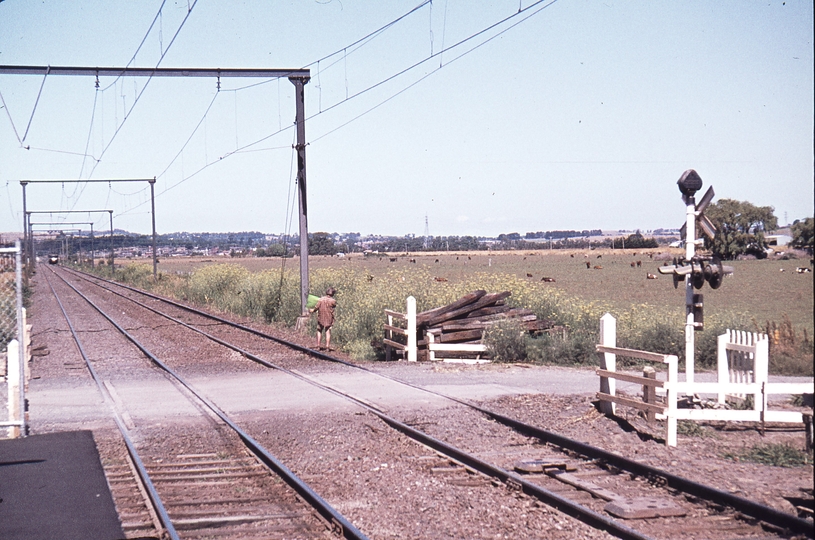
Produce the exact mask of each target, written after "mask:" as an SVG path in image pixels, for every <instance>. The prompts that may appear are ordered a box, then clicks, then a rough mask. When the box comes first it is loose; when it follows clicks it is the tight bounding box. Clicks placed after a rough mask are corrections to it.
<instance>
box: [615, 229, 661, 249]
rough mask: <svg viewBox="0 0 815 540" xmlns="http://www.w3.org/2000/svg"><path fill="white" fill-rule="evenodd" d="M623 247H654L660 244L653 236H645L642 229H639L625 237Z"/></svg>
mask: <svg viewBox="0 0 815 540" xmlns="http://www.w3.org/2000/svg"><path fill="white" fill-rule="evenodd" d="M623 247H627V248H629V249H652V248H658V247H659V244H658V243H657V241H656V240H654V239H653V238H645V237H644V236H643V235H642V233H641V232H640V231H637V232H635V233H634V234H632V235H629V236H628V237H627V238H626V239H625V242H624V243H623Z"/></svg>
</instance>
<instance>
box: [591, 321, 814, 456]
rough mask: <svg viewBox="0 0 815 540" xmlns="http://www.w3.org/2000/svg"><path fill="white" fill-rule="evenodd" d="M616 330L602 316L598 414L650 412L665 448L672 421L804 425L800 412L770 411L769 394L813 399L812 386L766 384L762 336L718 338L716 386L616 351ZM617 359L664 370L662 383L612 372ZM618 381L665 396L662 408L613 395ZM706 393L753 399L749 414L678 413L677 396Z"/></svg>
mask: <svg viewBox="0 0 815 540" xmlns="http://www.w3.org/2000/svg"><path fill="white" fill-rule="evenodd" d="M616 325H617V322H616V320H615V319H614V317H613V316H611V315H610V314H609V313H606V314H605V315H604V316H603V317H602V318H601V319H600V344H599V345H597V352H598V353H600V354H601V369H599V370H597V374H598V375H600V392H598V394H597V397H598V399H600V402H601V410H602V412H604V413H606V414H615V412H616V411H615V407H614V405H615V404H622V405H627V406H630V407H635V408H638V409H640V410H643V411H646V412H653V413H655V417H656V419H660V420H666V426H665V429H666V436H665V444H666V445H668V446H676V422H677V420H723V421H731V422H788V423H803V422H804V418H803V415H802V413H800V412H797V411H777V410H776V411H773V410H769V402H768V397H769V396H770V395H773V394H812V393H815V382H807V383H771V382H769V381H768V378H769V375H768V366H769V355H768V351H769V348H768V343H767V337H766V336H762V335H756V334H754V335H752V336H749V337H748V336H747V335H746V333H744V332H734V331H728V332H727V333H726V334H723V335H722V336H719V339H718V348H719V349H718V371H717V373H718V380H717V381H716V382H696V381H694V382H687V381H679V374H678V371H677V363H678V358H677V357H676V356H674V355H663V354H657V353H652V352H647V351H636V350H632V349H623V348H619V347H617V346H616ZM617 355H620V356H626V357H629V358H638V359H642V360H648V361H652V362H661V363H664V364H666V365H667V368H668V369H667V379H666V380H664V381H660V380H654V379H650V378H647V377H639V376H635V375H629V374H624V373H618V372H617V371H616V357H617ZM616 380H622V381H626V382H633V383H637V384H641V385H643V386H645V387H653V388H656V389H657V392H662V393H664V395H665V398H664V401H663V403H661V404H654V403H646V402H644V401H639V400H635V399H631V398H626V397H621V396H617V395H616V387H615V381H616ZM679 394H687V395H695V394H710V395H716V396H717V397H718V398H719V401H720V402H721V403H723V402H724V401H725V396H726V395H735V396H746V395H753V396H754V400H753V409H752V410H726V409H678V408H677V406H676V403H677V395H679Z"/></svg>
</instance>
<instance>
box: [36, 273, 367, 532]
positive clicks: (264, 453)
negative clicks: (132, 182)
mask: <svg viewBox="0 0 815 540" xmlns="http://www.w3.org/2000/svg"><path fill="white" fill-rule="evenodd" d="M49 270H51V271H52V272H54V274H55V275H57V276H58V277H59V278H60V279H61V280H62V281H63V282H64V283H65V284H66V285H68V286H69V287H70V288H71V289H73V291H74V292H75V293H76V294H77V295H79V296H80V297H81V298H83V299H84V300H85V301H86V302H88V304H90V305H91V307H93V308H94V309H95V310H96V311H97V312H99V314H100V315H102V316H103V317H104V318H105V319H107V320H108V322H110V324H112V325H113V326H114V327H115V328H116V329H117V330H118V331H119V332H120V333H121V334H122V335H123V336H125V337H126V338H127V339H128V340H129V341H130V342H131V343H133V345H135V346H136V348H138V349H139V350H140V351H141V352H142V353H143V354H144V355H145V356H147V357H148V358H149V359H150V360H151V361H152V362H153V363H154V364H156V365H157V366H158V367H159V368H161V369H162V370H164V371H165V372H166V373H168V374H169V375H170V376H172V377H173V378H174V379H175V380H176V381H177V382H178V383H179V384H181V385H182V386H183V387H184V388H186V389H187V391H189V392H190V393H191V394H192V395H194V396H195V397H196V398H198V399H199V400H200V401H201V403H203V404H204V405H206V407H207V408H209V409H210V410H211V411H212V412H213V413H214V414H215V415H216V416H218V418H220V419H221V420H222V421H223V422H224V423H225V424H226V425H228V426H229V427H230V428H231V429H232V430H233V431H234V432H235V433H236V434H237V435H238V437H239V438H240V439H241V440H242V441H243V443H244V444H245V445H246V447H247V448H248V449H249V450H250V451H251V452H252V453H253V454H254V455H255V456H256V457H257V458H258V459H260V460H261V462H263V463H264V464H265V465H266V466H267V467H269V468H270V469H271V470H272V471H274V472H275V473H276V474H277V475H278V476H279V477H281V478H282V479H283V480H284V481H285V482H286V483H287V484H289V486H291V488H292V489H294V490H295V491H296V492H297V493H298V494H299V495H300V496H301V497H302V498H303V499H304V500H306V501H307V502H308V504H309V505H311V506H312V507H313V508H314V509H315V510H317V512H319V513H320V515H321V516H322V517H323V518H324V519H325V520H326V521H328V522H329V523H331V524H332V525H333V526H334V527H337V528H339V529H340V533H341V535H342V536H343V537H344V538H347V539H349V540H368V537H367V536H365V535H364V534H363V533H362V531H360V530H359V529H357V527H356V526H355V525H354V524H353V523H351V522H350V521H348V519H346V518H345V516H343V515H342V514H340V513H339V512H338V511H337V510H335V509H334V508H333V507H332V506H331V505H330V504H328V502H327V501H326V500H325V499H323V498H322V497H320V495H318V494H317V492H315V491H314V490H313V489H312V488H311V486H309V485H308V484H306V483H305V482H303V481H302V480H301V479H300V478H299V477H298V476H297V475H296V474H294V472H292V471H291V469H289V468H288V467H286V465H284V464H283V462H281V461H280V460H278V459H277V458H276V457H274V456H273V455H272V454H271V453H270V452H269V451H268V450H266V449H265V448H264V447H263V446H261V445H260V443H258V442H257V441H256V440H255V439H253V438H252V437H251V436H250V435H249V434H248V433H246V432H245V431H243V430H242V429H241V428H240V427H239V426H238V425H237V424H235V423H234V422H233V421H232V420H231V419H230V418H229V417H228V416H227V415H226V413H224V412H223V411H222V410H221V409H220V408H219V407H218V406H216V405H215V404H214V403H213V402H212V401H210V400H209V399H208V398H207V397H205V396H204V395H203V394H201V393H200V392H198V391H197V390H196V389H195V388H194V387H193V386H191V385H190V384H189V383H187V382H186V381H185V380H184V379H183V378H181V376H180V375H178V374H177V373H176V372H175V371H173V370H172V369H171V368H170V367H169V366H167V364H165V363H164V362H162V361H161V360H160V359H159V358H157V357H156V356H155V355H154V354H153V353H151V352H150V351H149V350H148V349H147V347H145V346H144V345H142V344H141V343H140V342H139V341H138V340H137V339H136V338H135V337H134V336H133V335H131V334H130V333H129V332H127V330H125V329H124V328H122V326H121V325H119V324H118V323H117V322H116V321H114V320H113V319H112V318H111V317H110V316H109V315H108V314H107V313H105V312H104V311H103V310H102V309H101V308H100V307H99V306H97V305H96V304H94V303H93V302H92V301H91V300H90V299H89V298H88V297H87V296H85V295H84V294H82V293H81V292H80V291H79V290H78V289H77V288H76V287H74V286H73V285H72V284H71V283H69V282H68V281H67V280H66V279H65V278H63V277H62V276H59V274H57V273H56V271H54V270H53V269H50V268H49Z"/></svg>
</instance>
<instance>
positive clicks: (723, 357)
mask: <svg viewBox="0 0 815 540" xmlns="http://www.w3.org/2000/svg"><path fill="white" fill-rule="evenodd" d="M726 332H727V333H725V334H722V335H720V336H719V337H718V338H716V367H717V368H718V369H717V371H718V374H719V377H718V382H719V384H724V383H729V382H730V366H729V364H728V362H727V342H728V340H729V339H730V330H727V331H726ZM718 396H719V399H718V401H719V405H724V402H725V393H724V392H722V391H719V394H718Z"/></svg>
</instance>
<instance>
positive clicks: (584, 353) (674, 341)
mask: <svg viewBox="0 0 815 540" xmlns="http://www.w3.org/2000/svg"><path fill="white" fill-rule="evenodd" d="M677 255H681V252H679V251H678V250H677V251H676V252H670V251H666V250H663V251H654V252H652V253H643V252H635V251H631V250H629V251H622V250H614V251H612V250H604V251H600V250H591V251H574V252H564V251H534V252H532V251H531V252H473V253H448V252H444V253H432V254H428V253H423V254H412V255H407V254H398V255H383V256H381V257H380V256H373V257H364V256H363V255H351V256H348V257H343V258H338V257H312V258H310V260H309V276H310V283H311V291H310V292H311V293H312V294H317V295H319V294H322V292H323V291H324V290H325V289H326V288H327V287H329V286H331V287H335V288H336V289H337V290H338V292H337V300H338V302H339V304H338V307H337V323H336V324H335V327H334V332H332V335H333V338H334V339H333V340H332V343H333V342H335V341H336V344H337V345H338V346H339V347H341V348H342V349H343V350H344V351H346V352H348V354H350V355H351V356H352V357H353V358H358V359H374V358H377V357H379V356H380V355H381V350H380V349H379V345H377V344H378V343H379V344H381V341H382V337H383V324H384V321H385V318H384V309H395V310H399V311H402V310H404V305H405V298H406V297H407V296H409V295H412V296H414V297H415V298H416V300H417V307H418V309H419V310H420V311H422V310H426V309H431V308H434V307H438V306H442V305H445V304H447V303H450V302H452V301H454V300H456V299H458V298H460V297H461V296H462V295H464V294H466V293H468V292H471V291H473V290H477V289H484V290H487V291H490V292H500V291H505V290H508V291H510V292H511V293H512V296H511V297H510V298H509V299H508V301H507V302H508V303H510V304H512V305H515V306H518V307H524V308H527V309H530V310H532V311H533V312H534V313H535V314H536V315H537V317H538V318H539V319H547V320H550V321H552V323H553V324H555V325H558V326H562V327H564V328H565V329H567V332H566V333H564V334H563V335H561V336H560V337H558V336H555V335H546V334H543V335H537V336H530V335H524V334H523V333H519V332H518V330H517V329H515V328H513V327H512V324H509V323H508V326H507V328H502V329H498V328H495V329H494V332H493V330H490V331H489V332H488V334H490V333H491V332H492V333H493V334H494V335H486V336H485V338H484V340H485V343H487V345H488V347H491V351H492V352H493V354H494V355H495V357H496V358H497V357H498V356H499V352H498V351H499V349H501V350H505V351H512V352H511V354H508V355H506V356H507V358H509V356H512V357H513V360H514V361H529V362H539V363H557V364H565V365H574V364H580V365H592V364H594V363H596V360H597V355H596V353H595V345H596V343H597V340H598V328H599V320H600V317H601V316H602V315H603V313H605V312H610V313H611V314H612V315H614V316H615V317H616V318H617V343H618V345H619V346H622V347H628V348H632V349H641V350H647V351H653V352H660V353H664V354H676V355H677V356H679V358H680V362H681V359H682V358H684V347H685V339H684V330H683V329H684V320H685V318H684V317H685V294H684V288H683V287H680V288H679V289H675V288H674V286H673V280H672V279H671V278H670V277H669V276H663V275H661V274H659V272H658V269H659V267H660V266H662V265H663V264H665V263H667V262H670V261H671V259H672V258H673V257H674V256H677ZM134 262H135V261H134ZM138 262H141V263H142V264H140V265H133V266H130V267H128V268H125V269H123V270H122V271H121V272H118V273H117V275H118V276H119V277H120V278H122V279H126V280H129V281H131V282H132V283H135V284H137V285H139V286H144V287H155V288H156V289H157V290H158V291H159V292H163V293H165V294H172V295H176V296H178V297H179V298H182V299H185V300H188V301H191V302H197V303H203V304H208V305H210V306H211V307H213V308H215V309H219V310H222V311H225V312H231V313H235V314H238V315H241V316H247V317H253V318H255V319H257V320H264V321H266V322H269V323H282V324H286V325H292V324H294V321H295V319H296V318H297V316H298V315H299V313H300V300H299V260H298V259H296V258H294V259H287V260H281V259H259V258H171V259H166V260H162V261H161V263H160V265H159V268H160V270H161V276H162V278H161V279H160V280H159V281H158V282H157V283H153V281H152V279H151V275H152V268H151V267H150V266H149V265H146V264H143V263H144V261H143V260H142V261H138ZM638 262H639V263H640V265H639V266H637V263H638ZM124 264H127V262H126V261H124ZM632 264H633V266H632ZM808 264H809V260H808V259H799V260H790V261H770V260H764V261H755V260H753V261H737V262H734V263H732V266H733V267H734V269H735V270H734V274H733V275H732V276H728V277H726V278H725V280H724V283H723V284H722V286H721V288H719V289H717V290H712V289H710V287H709V286H705V287H704V288H703V289H702V290H701V291H700V292H702V293H703V294H704V295H705V302H704V303H705V310H704V315H705V330H704V331H702V332H698V333H697V337H696V346H695V349H696V359H697V366H698V367H701V368H713V367H714V366H715V365H716V336H717V335H719V334H721V333H723V332H724V331H725V330H726V329H728V328H730V329H737V330H747V331H762V332H763V331H766V332H768V333H770V334H771V338H772V339H771V341H770V370H771V372H773V373H779V374H788V375H811V374H812V371H813V365H812V364H813V361H812V357H813V352H812V351H813V346H812V343H813V341H812V334H813V309H812V303H813V279H812V274H811V273H806V274H798V273H797V272H796V271H795V269H796V267H797V266H801V265H808ZM648 274H653V275H656V276H657V279H647V275H648ZM543 278H548V279H547V280H544V279H543ZM311 324H312V325H313V324H314V321H313V319H312V321H311ZM377 351H380V352H377ZM623 362H624V363H625V362H629V360H623Z"/></svg>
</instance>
